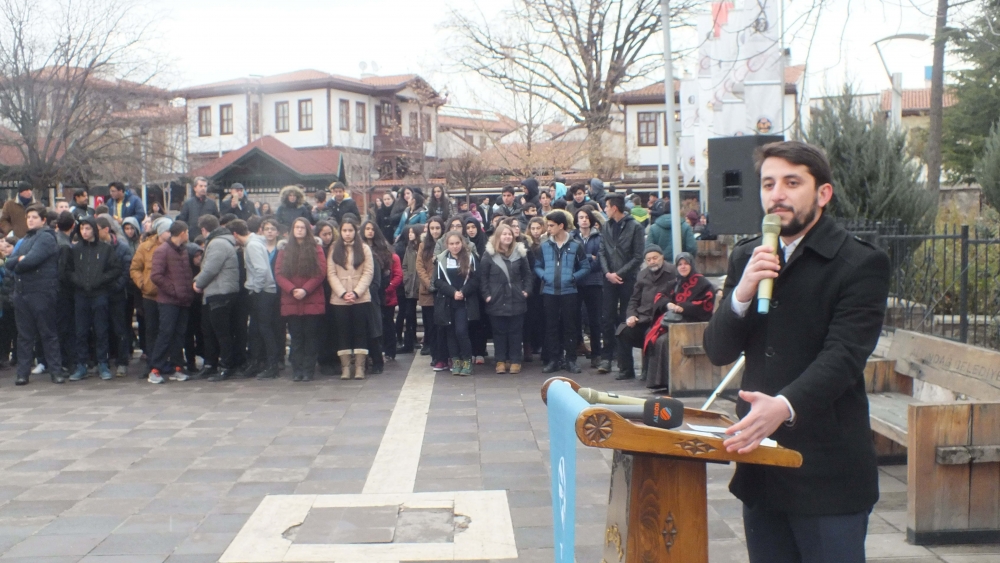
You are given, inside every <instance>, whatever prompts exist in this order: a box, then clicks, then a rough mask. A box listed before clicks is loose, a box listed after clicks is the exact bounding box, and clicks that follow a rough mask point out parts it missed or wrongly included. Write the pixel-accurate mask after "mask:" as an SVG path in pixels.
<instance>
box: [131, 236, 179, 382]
mask: <svg viewBox="0 0 1000 563" xmlns="http://www.w3.org/2000/svg"><path fill="white" fill-rule="evenodd" d="M171 223H173V221H171V220H170V219H168V218H166V217H160V218H158V219H156V220H155V221H153V224H152V230H151V232H149V233H147V235H146V238H145V239H144V240H143V241H142V243H141V244H139V249H138V250H136V252H135V255H134V256H133V257H132V265H131V266H130V267H129V275H131V277H132V283H134V284H135V285H136V287H138V288H139V290H140V292H141V293H142V314H143V317H144V319H145V324H146V342H145V344H146V347H145V348H143V352H145V353H146V363H147V368H148V369H149V370H152V369H153V367H155V366H153V363H152V358H153V348H154V347H155V346H156V339H157V336H158V335H159V332H160V315H159V306H158V305H157V302H156V294H157V289H156V284H154V283H153V281H152V278H151V277H150V276H151V274H152V272H153V253H154V252H156V249H157V248H158V247H159V246H160V245H161V244H163V243H164V242H166V241H167V239H169V238H170V225H171ZM188 232H190V227H188Z"/></svg>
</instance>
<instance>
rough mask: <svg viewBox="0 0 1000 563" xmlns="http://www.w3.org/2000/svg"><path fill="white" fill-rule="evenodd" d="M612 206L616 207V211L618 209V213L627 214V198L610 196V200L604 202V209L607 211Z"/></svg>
mask: <svg viewBox="0 0 1000 563" xmlns="http://www.w3.org/2000/svg"><path fill="white" fill-rule="evenodd" d="M612 205H614V206H615V209H617V210H618V211H621V212H622V213H625V198H624V197H622V196H620V195H612V196H608V198H607V199H606V200H604V207H605V209H606V208H608V207H611V206H612Z"/></svg>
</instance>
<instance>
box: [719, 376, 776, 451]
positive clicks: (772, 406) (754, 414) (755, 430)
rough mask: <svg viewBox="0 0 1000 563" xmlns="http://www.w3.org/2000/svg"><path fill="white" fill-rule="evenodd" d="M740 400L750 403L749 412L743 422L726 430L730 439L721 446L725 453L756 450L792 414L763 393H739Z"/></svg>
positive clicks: (774, 398) (774, 399)
mask: <svg viewBox="0 0 1000 563" xmlns="http://www.w3.org/2000/svg"><path fill="white" fill-rule="evenodd" d="M740 398H741V399H743V400H744V401H746V402H748V403H750V412H749V413H747V415H746V416H745V417H743V420H740V421H739V422H737V423H736V424H734V425H732V426H730V427H729V428H726V434H729V435H730V436H732V438H728V439H727V440H726V441H725V442H723V443H722V445H724V446H726V451H727V452H730V453H732V452H738V453H741V454H748V453H750V452H752V451H754V450H756V449H757V446H759V445H760V442H761V441H762V440H763V439H764V438H767V437H768V436H770V435H771V434H773V433H774V431H775V430H777V429H778V427H779V426H781V424H782V423H784V422H785V421H786V420H788V417H790V416H792V413H791V412H789V411H788V405H786V404H785V402H784V401H782V400H781V399H779V398H777V397H772V396H770V395H767V394H764V393H756V392H751V391H740ZM737 432H738V433H739V434H737Z"/></svg>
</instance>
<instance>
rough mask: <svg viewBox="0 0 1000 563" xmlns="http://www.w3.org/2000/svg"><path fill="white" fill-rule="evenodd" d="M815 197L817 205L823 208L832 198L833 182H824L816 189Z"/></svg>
mask: <svg viewBox="0 0 1000 563" xmlns="http://www.w3.org/2000/svg"><path fill="white" fill-rule="evenodd" d="M816 199H817V200H818V203H819V206H820V207H823V208H825V207H826V206H827V205H829V204H830V201H831V200H832V199H833V184H830V183H826V184H823V185H822V186H820V187H819V188H818V189H817V190H816Z"/></svg>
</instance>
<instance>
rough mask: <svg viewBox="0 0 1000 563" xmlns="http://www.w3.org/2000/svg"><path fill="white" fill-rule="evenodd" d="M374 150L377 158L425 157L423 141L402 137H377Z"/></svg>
mask: <svg viewBox="0 0 1000 563" xmlns="http://www.w3.org/2000/svg"><path fill="white" fill-rule="evenodd" d="M374 148H375V155H376V157H378V156H389V157H391V156H405V157H423V155H424V143H423V141H422V140H420V139H415V138H413V137H403V136H402V135H375V143H374Z"/></svg>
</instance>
